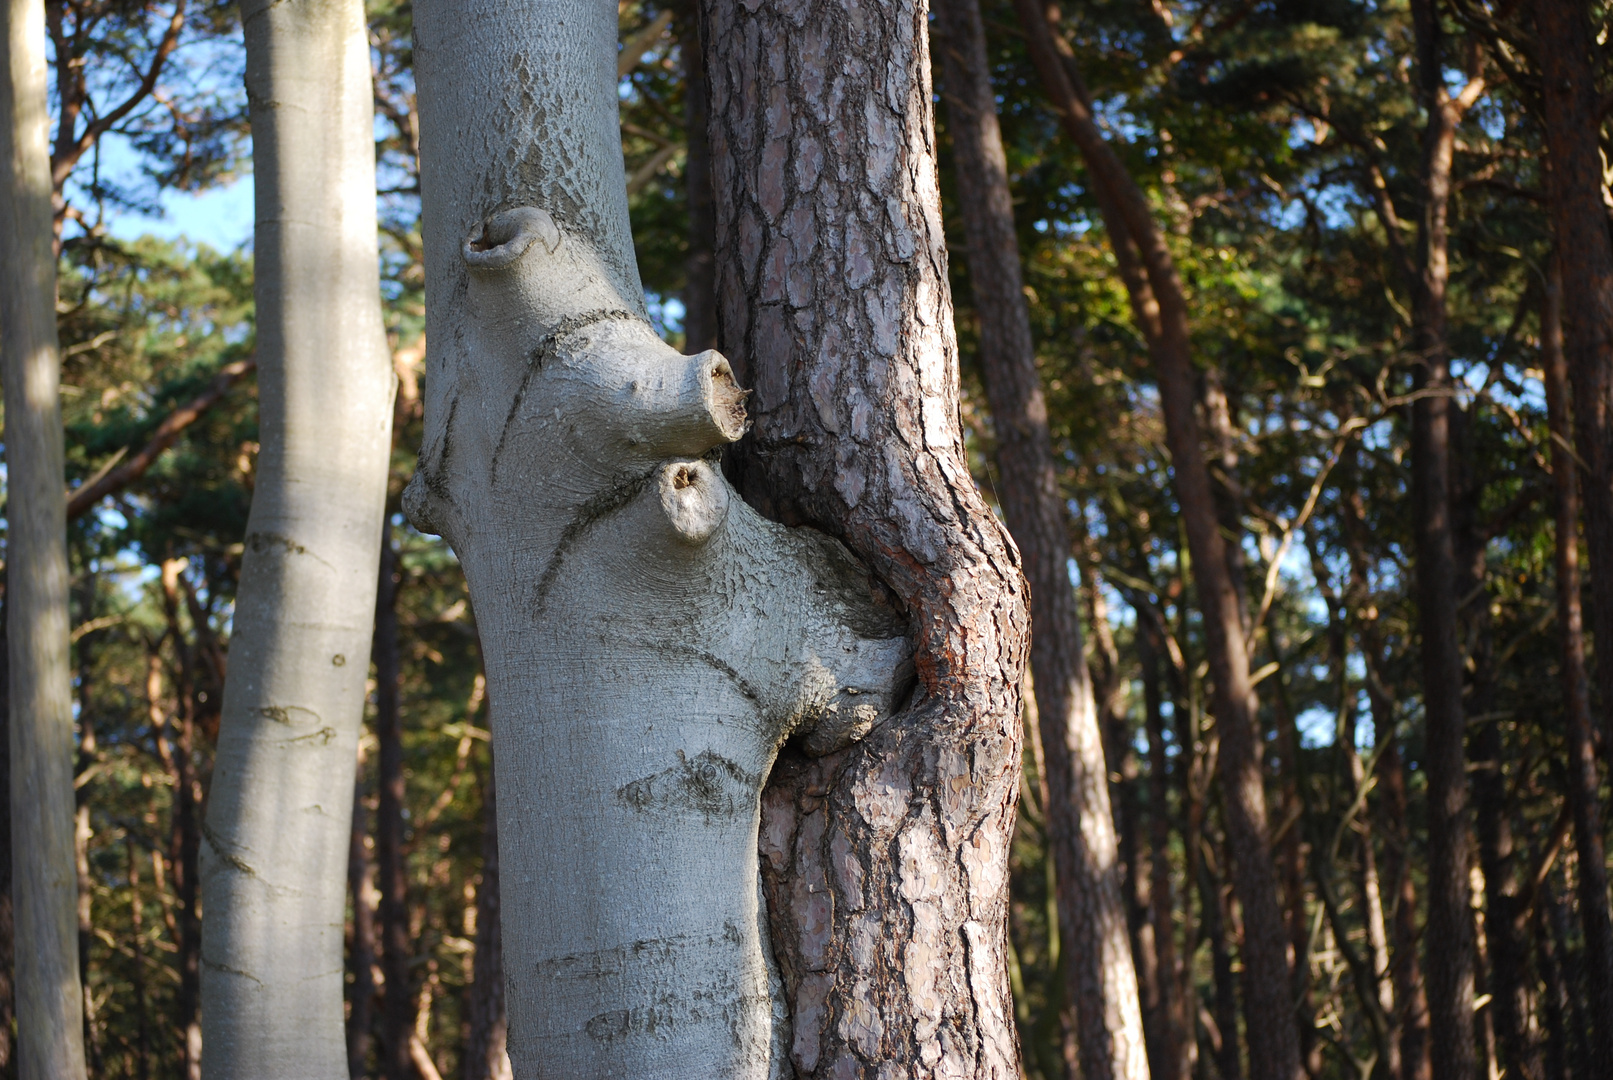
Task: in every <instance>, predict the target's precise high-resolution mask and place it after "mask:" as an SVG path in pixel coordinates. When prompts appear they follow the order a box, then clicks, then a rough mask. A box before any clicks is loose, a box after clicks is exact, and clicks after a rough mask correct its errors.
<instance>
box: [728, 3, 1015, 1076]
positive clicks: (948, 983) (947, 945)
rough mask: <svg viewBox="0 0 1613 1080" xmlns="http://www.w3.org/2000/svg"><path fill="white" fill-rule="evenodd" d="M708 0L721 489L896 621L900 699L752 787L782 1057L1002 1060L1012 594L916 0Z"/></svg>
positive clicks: (938, 1066)
mask: <svg viewBox="0 0 1613 1080" xmlns="http://www.w3.org/2000/svg"><path fill="white" fill-rule="evenodd" d="M704 10H705V14H706V23H705V28H706V30H707V34H706V37H705V42H706V61H707V63H706V72H707V78H708V80H709V82H710V86H711V95H712V96H711V148H712V172H713V178H714V181H715V184H716V191H717V242H716V252H717V283H718V296H719V308H718V320H719V326H720V330H721V341H722V343H723V347H724V348H725V349H726V350H728V353H729V355H730V356H732V357H733V358H734V359H735V364H736V368H738V370H740V372H741V373H742V376H748V377H749V379H750V380H751V381H752V382H753V384H754V386H755V387H756V402H755V416H756V418H755V429H754V431H753V433H752V435H751V437H750V439H749V440H748V442H747V444H746V445H745V446H744V447H742V448H741V450H740V452H739V453H738V454H737V455H736V456H735V461H734V465H735V471H736V473H737V474H738V475H739V477H740V488H741V490H742V492H743V493H744V494H745V497H746V498H747V500H750V501H751V502H753V503H754V504H756V505H758V506H759V507H761V508H763V510H764V512H766V513H767V514H769V516H772V517H775V518H777V519H779V520H783V521H786V522H803V523H808V524H811V525H815V526H817V527H819V528H822V529H825V530H827V531H829V532H831V533H833V534H835V535H836V536H838V537H841V538H843V539H844V540H845V542H846V543H847V545H848V546H849V547H851V549H852V550H853V551H855V552H856V553H857V554H858V555H859V556H861V557H862V558H864V559H866V560H867V562H868V564H869V565H870V566H871V567H872V568H873V570H874V571H875V573H876V574H877V575H878V577H879V578H880V579H881V580H882V581H883V582H884V583H885V585H886V586H888V587H889V589H890V590H891V592H893V593H894V594H895V597H896V599H897V600H898V601H899V603H900V604H901V605H902V607H903V608H904V609H905V611H906V613H907V616H908V622H909V624H910V625H911V627H912V628H913V633H914V637H915V639H916V641H915V663H916V673H917V676H918V685H917V687H916V689H915V691H914V695H913V697H912V699H911V700H910V701H909V702H908V703H907V705H906V707H905V708H903V709H902V711H901V712H900V714H899V715H897V716H895V717H893V718H892V719H891V720H890V721H889V722H887V723H885V724H883V725H880V726H879V727H877V728H875V729H874V730H873V731H871V732H870V734H869V735H868V737H867V738H866V739H865V740H864V741H862V742H861V743H859V744H857V745H856V746H855V747H852V748H850V749H849V750H848V751H847V752H845V753H843V754H837V755H831V756H826V757H818V758H812V757H810V756H808V755H807V754H801V753H793V752H788V751H787V755H788V756H787V758H786V759H785V760H783V761H781V763H780V766H779V768H778V769H777V770H776V771H775V773H774V775H773V777H772V779H771V780H770V782H769V787H768V791H767V794H766V796H765V798H764V808H765V809H764V824H763V830H762V853H763V871H764V876H765V879H766V884H767V895H768V901H769V915H770V917H771V925H772V928H773V932H774V936H773V943H774V946H775V948H776V950H777V952H778V957H779V961H780V967H781V969H782V974H783V978H784V984H785V993H786V997H787V1000H788V1001H789V1003H790V1005H791V1013H792V1019H793V1022H794V1037H793V1042H792V1044H791V1059H792V1062H793V1064H794V1066H795V1069H796V1072H797V1074H798V1075H799V1076H802V1077H837V1076H851V1075H868V1076H873V1075H876V1074H879V1073H883V1074H885V1075H891V1076H896V1075H907V1076H913V1077H931V1076H968V1077H1011V1076H1018V1075H1019V1064H1018V1051H1017V1047H1016V1045H1015V1041H1014V1032H1013V1011H1012V1006H1011V1003H1010V1001H1009V991H1008V971H1007V943H1006V915H1007V861H1006V860H1007V854H1008V841H1009V836H1010V831H1011V829H1012V824H1013V815H1014V804H1015V796H1016V794H1017V790H1018V775H1019V762H1020V746H1021V737H1022V730H1023V729H1022V726H1021V722H1020V704H1021V702H1020V685H1021V680H1022V675H1023V668H1024V662H1025V648H1026V644H1027V643H1026V640H1025V636H1026V604H1027V598H1026V596H1025V585H1024V581H1023V578H1022V577H1021V575H1020V572H1019V567H1018V557H1017V555H1016V554H1015V551H1014V548H1013V545H1012V541H1011V540H1010V539H1009V537H1008V535H1007V533H1006V531H1004V530H1003V529H1002V528H1001V526H999V525H998V524H997V523H996V522H995V520H994V519H993V517H992V515H991V513H990V511H989V510H988V508H987V507H986V506H985V504H984V501H983V500H982V499H981V497H980V494H979V492H978V491H976V490H975V488H974V485H973V483H972V480H971V478H970V476H969V472H968V468H967V465H966V462H965V458H964V453H963V444H962V433H961V425H960V423H959V417H958V400H959V399H958V368H957V354H956V343H955V338H954V334H953V326H952V304H951V297H950V294H949V292H948V289H947V277H946V267H947V261H946V249H945V240H944V237H943V235H942V229H941V220H940V198H939V191H938V189H937V182H936V164H935V129H934V123H933V116H932V112H931V97H930V94H931V86H930V63H929V42H928V32H927V30H928V26H927V24H928V14H929V12H928V5H927V4H925V3H923V2H911V0H885V2H882V3H878V4H871V5H865V4H861V3H849V2H843V0H815V2H813V0H808V2H804V3H797V2H792V0H784V2H778V0H762V2H760V3H750V2H749V0H747V2H745V3H734V2H732V0H709V2H707V3H706V4H705V7H704ZM806 749H807V750H808V751H810V749H811V748H810V747H807V748H806Z"/></svg>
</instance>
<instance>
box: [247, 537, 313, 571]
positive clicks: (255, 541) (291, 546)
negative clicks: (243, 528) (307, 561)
mask: <svg viewBox="0 0 1613 1080" xmlns="http://www.w3.org/2000/svg"><path fill="white" fill-rule="evenodd" d="M246 546H247V549H248V550H250V551H253V552H255V553H257V554H259V555H263V554H266V553H268V552H271V551H283V552H285V553H286V554H287V555H307V556H308V557H309V558H311V559H313V560H314V561H315V562H317V563H321V564H323V565H325V566H330V563H328V562H326V561H325V560H324V559H321V558H320V557H319V556H318V555H315V554H314V553H313V552H311V551H309V550H308V549H307V548H306V547H304V546H303V545H302V544H299V543H297V541H295V540H293V539H292V538H291V537H289V536H281V535H280V534H279V533H271V532H254V533H248V534H247V537H246ZM331 569H332V570H334V569H335V567H333V566H331Z"/></svg>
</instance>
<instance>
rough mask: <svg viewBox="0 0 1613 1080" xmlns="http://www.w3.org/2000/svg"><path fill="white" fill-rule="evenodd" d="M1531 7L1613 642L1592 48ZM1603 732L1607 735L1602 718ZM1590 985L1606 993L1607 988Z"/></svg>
mask: <svg viewBox="0 0 1613 1080" xmlns="http://www.w3.org/2000/svg"><path fill="white" fill-rule="evenodd" d="M1533 12H1534V22H1535V35H1536V38H1537V40H1538V41H1539V57H1540V69H1541V70H1540V73H1541V80H1540V86H1541V105H1542V119H1543V121H1544V124H1543V126H1544V128H1545V136H1546V157H1547V161H1548V162H1549V164H1550V168H1548V169H1547V170H1545V172H1546V178H1545V179H1546V202H1547V208H1548V210H1549V212H1550V214H1551V224H1552V230H1553V232H1554V233H1555V234H1556V237H1557V259H1558V260H1559V263H1560V267H1561V273H1562V306H1563V316H1562V323H1563V355H1564V357H1565V358H1566V362H1567V364H1568V375H1569V379H1570V380H1571V381H1572V383H1573V388H1574V427H1575V432H1576V442H1575V446H1576V448H1577V449H1578V450H1579V455H1580V458H1581V459H1582V460H1583V461H1584V463H1585V468H1586V474H1585V477H1584V479H1583V481H1582V486H1583V494H1582V498H1583V501H1584V504H1585V544H1586V549H1587V553H1588V554H1589V556H1590V559H1589V562H1590V571H1591V592H1592V595H1593V596H1594V598H1595V603H1594V604H1592V605H1591V611H1592V613H1593V617H1594V620H1595V624H1594V626H1593V627H1592V630H1593V635H1592V636H1593V638H1594V640H1595V641H1596V642H1598V643H1601V642H1609V643H1613V238H1610V237H1609V235H1608V212H1607V207H1606V205H1605V204H1604V203H1603V201H1602V197H1603V192H1604V191H1605V190H1606V188H1605V186H1604V184H1603V180H1602V154H1601V148H1600V142H1599V140H1600V135H1601V130H1602V119H1603V116H1602V114H1603V109H1602V102H1601V99H1600V97H1599V96H1598V92H1597V81H1596V59H1595V56H1596V53H1597V49H1598V46H1597V45H1596V43H1595V38H1594V33H1595V32H1594V31H1593V29H1592V27H1591V19H1590V11H1589V10H1588V9H1587V8H1586V7H1584V6H1583V5H1579V4H1572V3H1539V4H1535V5H1533ZM1604 653H1605V655H1604ZM1596 683H1597V689H1598V690H1599V691H1600V692H1601V693H1600V696H1601V699H1602V707H1603V709H1604V710H1605V709H1608V708H1610V707H1613V647H1608V648H1599V649H1598V650H1597V658H1596ZM1602 735H1603V737H1604V738H1606V737H1608V735H1609V732H1608V725H1607V721H1606V718H1605V717H1604V719H1603V727H1602ZM1597 978H1598V981H1599V982H1600V981H1601V980H1602V978H1603V977H1602V976H1597ZM1594 992H1595V993H1597V994H1613V986H1599V987H1598V988H1597V989H1595V991H1594ZM1597 1010H1598V1014H1599V1015H1601V1016H1613V998H1610V997H1601V998H1599V999H1598V1005H1597ZM1606 1026H1610V1027H1613V1024H1610V1025H1606ZM1597 1043H1598V1045H1599V1046H1600V1047H1601V1051H1599V1052H1609V1050H1608V1048H1609V1047H1610V1046H1613V1033H1610V1034H1608V1035H1605V1036H1604V1035H1598V1036H1597ZM1602 1067H1603V1068H1604V1069H1609V1070H1613V1058H1604V1059H1603V1061H1602Z"/></svg>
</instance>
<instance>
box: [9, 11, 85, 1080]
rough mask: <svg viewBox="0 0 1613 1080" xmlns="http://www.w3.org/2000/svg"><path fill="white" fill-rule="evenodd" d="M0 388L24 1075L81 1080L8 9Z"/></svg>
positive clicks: (39, 366)
mask: <svg viewBox="0 0 1613 1080" xmlns="http://www.w3.org/2000/svg"><path fill="white" fill-rule="evenodd" d="M0 23H3V25H0V68H3V71H0V161H3V163H4V164H3V169H4V172H3V174H0V382H3V383H4V395H5V402H6V431H5V444H6V465H7V473H6V487H7V496H8V499H9V502H8V505H7V510H6V518H7V522H8V529H7V545H8V549H7V551H6V617H7V619H8V621H9V624H10V625H9V633H8V634H7V635H6V643H7V649H8V652H9V658H10V684H9V691H10V696H9V702H10V716H11V719H10V755H11V760H10V764H11V767H12V773H11V852H10V855H11V858H12V887H13V889H14V893H13V905H14V906H13V912H14V915H15V925H16V937H15V939H14V940H15V959H16V988H17V1029H18V1048H17V1049H18V1055H17V1066H18V1075H19V1076H20V1077H21V1078H22V1080H58V1078H59V1080H73V1078H82V1077H83V1076H84V1075H85V1062H84V1000H83V996H82V994H83V991H82V988H81V985H80V980H79V973H78V949H77V943H76V940H75V933H74V931H75V927H74V907H75V904H74V899H75V897H74V873H73V864H74V857H73V845H74V841H73V836H74V820H73V758H72V755H73V713H72V700H71V689H70V687H71V676H70V671H69V660H68V656H69V648H68V613H67V598H68V581H69V578H68V566H67V504H66V500H65V497H64V496H63V494H62V475H63V471H62V470H63V447H62V419H61V406H60V403H59V400H58V396H57V390H58V383H59V381H60V370H59V362H60V361H59V355H58V347H57V340H56V257H55V252H54V247H53V229H52V211H51V194H52V192H51V181H50V166H49V154H48V151H47V149H46V128H47V124H48V117H47V112H46V104H45V79H46V72H45V11H44V4H43V3H42V2H40V0H7V3H6V4H5V6H4V8H3V9H0Z"/></svg>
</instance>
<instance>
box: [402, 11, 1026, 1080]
mask: <svg viewBox="0 0 1613 1080" xmlns="http://www.w3.org/2000/svg"><path fill="white" fill-rule="evenodd" d="M615 21H616V20H615V15H614V13H613V12H612V11H611V10H610V9H609V6H608V5H600V4H598V3H595V2H592V0H553V2H551V3H548V4H545V5H544V7H543V9H542V12H541V17H537V16H535V15H534V12H533V10H531V9H530V8H525V7H517V6H514V5H509V4H504V3H499V2H497V0H476V2H472V3H465V2H463V0H460V2H455V3H447V2H445V0H434V2H432V3H419V4H417V5H416V7H415V42H416V52H415V60H416V66H415V72H416V78H417V80H418V85H419V92H420V120H421V140H422V161H421V166H422V174H421V184H422V198H423V213H424V223H425V257H426V279H427V290H426V295H427V333H426V338H427V341H428V343H429V347H428V357H427V363H428V378H427V380H426V388H427V396H426V409H425V417H426V433H425V439H424V449H423V452H422V454H421V462H420V467H419V469H418V470H417V472H416V473H415V478H414V480H413V481H412V482H411V484H410V486H409V488H408V489H407V491H406V492H405V495H404V506H405V508H406V510H407V511H408V513H409V514H410V517H411V519H412V520H414V522H415V523H416V524H417V525H419V526H421V527H422V528H426V529H430V530H433V531H440V532H442V534H443V535H444V536H445V537H446V538H447V539H448V541H449V542H450V543H451V544H452V545H453V547H454V550H455V552H456V553H457V554H458V556H459V559H460V562H461V564H462V565H463V567H464V569H465V575H466V580H467V582H468V583H469V586H470V592H471V600H472V603H473V604H474V607H475V610H476V617H477V625H478V628H479V630H480V633H481V636H482V646H483V651H484V656H485V662H486V670H487V683H488V700H489V702H490V704H491V710H492V711H491V717H492V730H493V739H494V751H495V752H494V762H495V768H496V771H497V783H498V794H499V806H500V814H501V815H502V820H501V821H500V822H499V862H500V871H501V883H502V884H503V885H504V886H505V887H504V888H503V889H502V891H501V895H500V906H501V911H502V914H503V915H504V916H505V917H504V919H503V924H502V925H503V932H502V939H503V949H504V963H505V973H506V984H507V995H506V1005H507V1008H508V1015H509V1053H510V1057H511V1060H512V1063H513V1065H514V1068H515V1070H516V1071H517V1072H518V1073H519V1074H520V1075H522V1076H555V1077H567V1078H571V1077H577V1078H586V1077H594V1076H605V1075H617V1076H624V1075H625V1076H667V1077H690V1078H694V1077H710V1076H720V1077H724V1078H725V1080H726V1078H735V1080H739V1078H744V1080H753V1078H754V1080H762V1078H764V1077H770V1076H777V1075H781V1074H782V1073H783V1072H784V1070H785V1069H787V1068H788V1064H787V1062H786V1061H785V1060H784V1059H785V1055H786V1054H787V1052H788V1037H787V1034H786V1024H785V1020H786V1015H785V1009H784V1002H783V1000H782V998H781V997H780V996H779V992H778V990H777V983H776V979H777V974H776V971H775V970H774V969H773V968H772V965H771V964H770V962H769V958H770V955H771V949H770V948H769V946H768V942H767V929H766V925H765V918H764V915H763V912H762V909H761V905H760V903H759V901H760V896H759V887H758V885H759V883H758V866H757V861H758V857H757V829H758V822H759V813H760V796H761V789H762V784H763V781H764V780H765V778H766V776H767V774H768V771H769V769H770V768H771V767H772V764H773V760H774V756H775V754H776V752H777V749H778V747H779V745H780V744H781V743H782V742H784V740H785V739H786V738H789V737H791V736H795V737H798V738H800V739H801V740H802V741H803V743H804V745H805V746H806V747H807V748H808V749H810V750H813V751H815V752H818V753H827V752H832V751H834V750H838V749H841V748H842V747H844V746H846V745H847V744H848V743H850V742H852V741H854V740H855V739H856V738H858V737H859V736H861V735H862V734H863V733H864V732H866V731H868V730H869V729H870V728H871V727H872V726H873V725H874V724H875V723H876V722H877V721H879V720H880V719H882V718H883V717H885V716H886V715H888V713H889V712H890V711H891V710H892V709H893V707H894V705H895V703H896V700H897V698H898V696H899V695H900V694H901V693H902V692H903V691H904V690H905V683H906V681H907V679H906V676H905V675H904V674H903V665H904V662H905V658H906V657H907V656H908V655H909V653H910V649H911V647H910V646H909V644H908V642H907V640H906V638H905V636H904V634H903V631H904V629H905V628H904V627H902V626H901V624H900V623H899V622H898V621H897V620H895V619H894V618H892V617H891V616H890V615H889V614H883V613H882V612H881V610H880V609H879V608H878V606H877V605H876V602H875V600H874V598H873V597H872V596H871V595H870V594H869V588H868V582H867V577H866V574H865V573H864V571H863V570H862V569H861V568H860V567H859V566H857V565H856V564H855V563H854V561H853V560H852V558H851V557H850V555H849V554H848V553H847V552H846V551H845V550H844V548H842V547H840V546H839V545H836V544H834V543H832V542H829V541H827V540H826V539H825V538H823V537H822V536H821V535H818V534H814V533H810V532H808V531H806V530H790V529H786V528H783V527H781V526H778V525H775V524H773V523H771V522H768V521H766V520H764V519H763V518H761V517H760V516H759V515H757V514H756V513H755V511H753V510H752V509H751V508H749V507H748V506H746V505H745V504H744V503H742V502H741V501H740V500H739V499H738V498H737V497H735V496H733V495H732V493H731V489H730V488H729V487H728V485H727V483H726V481H725V480H724V479H723V478H722V476H721V474H720V473H719V472H718V471H717V469H716V468H715V466H714V464H713V461H714V456H715V452H716V451H718V450H719V449H720V448H721V447H722V446H723V445H725V444H727V443H729V442H732V441H734V440H735V439H737V438H738V437H739V435H740V434H741V432H742V431H743V429H744V408H743V401H744V394H743V392H742V391H740V390H739V389H738V388H737V386H736V385H735V382H734V379H733V375H732V371H731V369H730V368H729V365H728V362H727V361H726V360H725V359H723V358H722V357H721V356H718V355H716V354H715V353H711V352H705V353H701V354H699V355H697V356H693V357H686V356H680V355H678V354H677V353H675V352H674V351H673V350H672V349H670V348H669V347H668V346H666V345H665V344H664V343H663V342H661V341H660V340H659V339H658V338H657V337H656V336H655V334H654V331H653V329H652V328H651V327H650V325H649V323H648V321H647V320H646V319H645V318H644V298H643V291H642V288H641V287H640V284H639V280H638V273H637V269H636V267H635V266H634V263H633V245H632V237H631V231H630V228H629V222H628V217H627V205H626V195H625V186H624V178H623V168H622V158H621V143H620V135H619V127H618V118H617V104H616V103H617V96H616V70H617V68H616V25H615ZM624 673H631V674H630V677H624ZM869 790H870V791H872V789H869ZM873 795H874V797H875V798H876V799H877V800H881V801H879V803H878V805H881V806H883V805H885V802H884V801H883V800H887V799H889V798H891V797H892V796H890V795H889V793H888V792H885V791H883V789H882V790H880V791H874V792H873ZM993 854H995V852H993ZM842 865H844V863H842ZM922 865H924V866H925V867H927V866H928V864H927V863H924V864H922ZM881 869H882V868H881ZM915 880H916V879H915ZM924 881H926V882H927V881H928V878H925V879H924ZM917 887H919V888H925V887H927V886H926V885H925V884H924V882H920V883H919V884H918V886H917ZM800 1033H801V1029H798V1030H797V1034H798V1035H799V1034H800Z"/></svg>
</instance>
